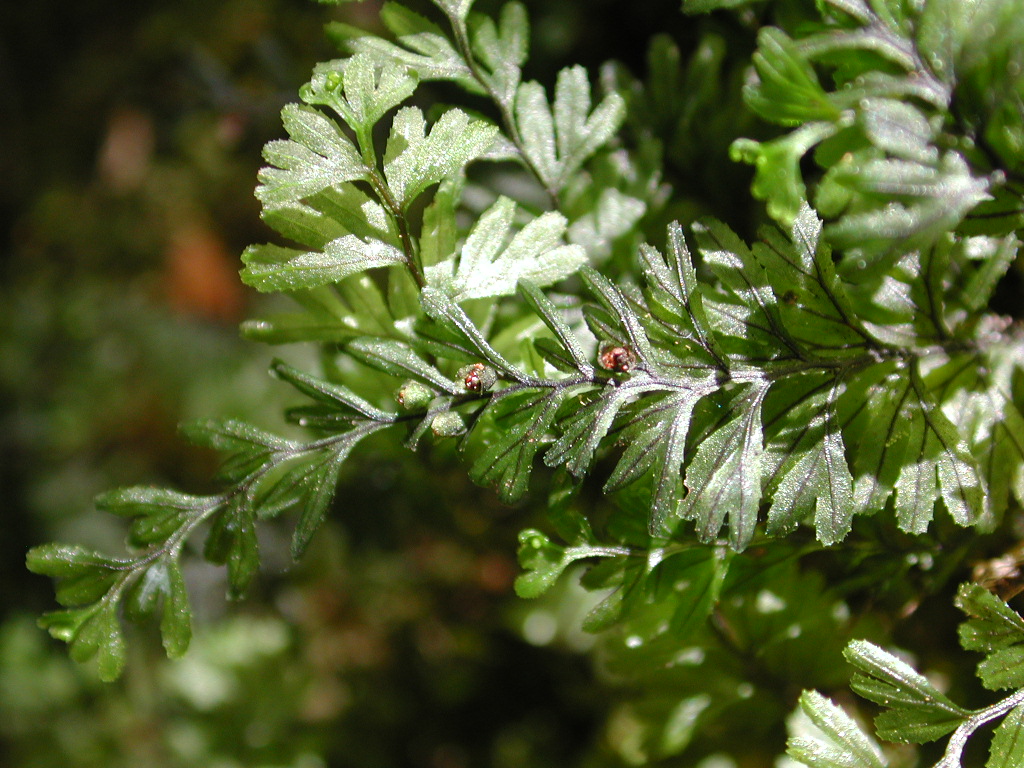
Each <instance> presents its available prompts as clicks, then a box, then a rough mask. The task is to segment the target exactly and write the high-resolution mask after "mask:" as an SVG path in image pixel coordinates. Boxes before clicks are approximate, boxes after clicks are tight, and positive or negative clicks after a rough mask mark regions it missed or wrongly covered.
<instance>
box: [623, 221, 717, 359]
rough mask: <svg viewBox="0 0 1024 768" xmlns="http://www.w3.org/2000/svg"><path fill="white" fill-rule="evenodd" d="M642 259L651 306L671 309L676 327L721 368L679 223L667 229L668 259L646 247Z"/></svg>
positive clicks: (695, 273) (653, 249) (644, 246)
mask: <svg viewBox="0 0 1024 768" xmlns="http://www.w3.org/2000/svg"><path fill="white" fill-rule="evenodd" d="M640 258H641V261H642V263H643V265H644V275H645V278H646V281H647V284H648V286H649V289H650V302H649V303H651V304H653V305H655V306H658V305H660V306H661V307H663V308H665V309H666V310H668V312H670V313H671V316H672V322H673V324H674V325H680V326H682V328H683V333H684V334H685V335H687V336H691V337H692V338H694V339H695V340H696V341H697V343H698V344H699V345H700V347H701V348H702V349H703V350H704V352H705V353H706V355H707V356H708V357H709V358H710V359H711V360H713V361H715V362H717V363H719V364H720V365H721V364H722V360H723V358H724V353H723V351H722V349H721V347H720V346H719V344H718V340H717V339H716V337H715V335H714V333H713V331H712V326H711V323H710V322H709V321H708V317H707V313H706V312H705V311H704V302H703V292H702V289H701V287H700V285H699V283H698V281H697V272H696V270H695V269H694V266H693V259H692V257H691V256H690V250H689V248H687V246H686V240H685V239H684V237H683V229H682V227H681V226H680V225H679V222H677V221H674V222H672V223H671V224H669V226H668V251H667V255H666V256H664V257H663V256H662V255H661V253H659V252H658V250H657V249H656V248H652V247H651V246H649V245H646V244H644V245H642V246H641V247H640ZM652 309H653V307H652Z"/></svg>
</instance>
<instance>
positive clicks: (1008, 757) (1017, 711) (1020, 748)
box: [985, 705, 1024, 768]
mask: <svg viewBox="0 0 1024 768" xmlns="http://www.w3.org/2000/svg"><path fill="white" fill-rule="evenodd" d="M1018 765H1024V705H1021V706H1017V707H1015V708H1014V709H1013V710H1011V711H1010V714H1008V715H1007V716H1006V717H1004V718H1003V722H1001V723H1000V724H999V727H998V728H996V732H995V733H994V734H993V735H992V743H991V745H990V746H989V756H988V762H986V763H985V768H1014V766H1018Z"/></svg>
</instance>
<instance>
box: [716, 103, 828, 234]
mask: <svg viewBox="0 0 1024 768" xmlns="http://www.w3.org/2000/svg"><path fill="white" fill-rule="evenodd" d="M835 133H836V128H835V127H834V126H833V125H832V124H831V123H820V122H817V123H807V124H805V125H803V126H801V127H800V128H798V129H797V130H795V131H793V132H791V133H788V134H786V135H785V136H780V137H779V138H777V139H773V140H772V141H765V142H759V141H754V140H752V139H736V141H734V142H733V143H732V146H731V147H730V148H729V156H730V157H731V158H732V159H733V160H734V161H736V162H744V163H748V164H750V165H752V166H754V168H755V174H754V182H753V184H752V185H751V191H752V192H753V193H754V197H756V198H757V199H758V200H764V201H766V202H767V207H768V215H769V216H771V217H772V218H773V219H775V220H776V221H777V222H779V223H780V224H781V225H782V226H789V225H791V224H792V223H793V220H794V219H795V218H796V216H797V215H798V214H799V212H800V209H801V208H802V207H804V206H806V205H807V202H806V200H807V188H806V187H805V186H804V182H803V174H802V173H801V170H800V161H801V160H802V159H803V157H804V155H806V154H807V153H808V152H809V151H810V150H811V149H812V148H813V147H815V146H816V145H818V144H820V143H821V142H822V141H824V140H825V139H827V138H829V137H830V136H833V135H835Z"/></svg>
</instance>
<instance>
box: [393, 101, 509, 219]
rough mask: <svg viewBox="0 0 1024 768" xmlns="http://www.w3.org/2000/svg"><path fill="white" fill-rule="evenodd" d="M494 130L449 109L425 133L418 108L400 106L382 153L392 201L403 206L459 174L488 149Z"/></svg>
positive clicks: (481, 122) (494, 128)
mask: <svg viewBox="0 0 1024 768" xmlns="http://www.w3.org/2000/svg"><path fill="white" fill-rule="evenodd" d="M497 133H498V128H497V126H494V125H489V124H487V123H486V122H484V121H483V120H471V119H470V118H469V117H468V116H467V115H466V114H465V113H464V112H462V111H461V110H458V109H450V110H448V111H447V112H445V113H444V114H443V115H441V117H440V119H438V121H437V122H436V123H434V125H433V126H432V127H431V129H430V133H429V134H427V132H426V121H425V120H424V119H423V113H422V112H420V110H418V109H416V108H414V107H404V108H402V109H400V110H399V111H398V113H397V114H396V115H395V119H394V122H393V123H392V124H391V135H390V136H389V137H388V143H387V151H386V152H385V155H384V175H385V176H386V177H387V182H388V189H389V190H390V192H391V195H392V196H393V197H394V199H395V201H396V203H397V204H398V205H399V207H401V208H402V209H404V208H406V207H407V206H408V205H409V204H410V203H411V202H412V201H413V200H414V199H415V198H416V197H418V196H419V195H420V193H421V192H423V191H424V190H425V189H427V187H429V186H431V185H432V184H437V183H438V182H440V181H441V180H442V179H444V178H446V177H449V176H453V175H455V174H457V173H459V172H460V171H461V170H462V168H463V166H465V165H466V164H467V163H469V162H470V161H471V160H473V159H475V158H477V157H479V156H480V155H482V154H483V153H484V152H486V151H487V150H488V149H489V148H490V146H491V144H493V143H494V138H495V136H496V135H497Z"/></svg>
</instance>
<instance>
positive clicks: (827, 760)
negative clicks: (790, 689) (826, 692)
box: [786, 691, 886, 768]
mask: <svg viewBox="0 0 1024 768" xmlns="http://www.w3.org/2000/svg"><path fill="white" fill-rule="evenodd" d="M800 709H801V710H802V711H803V713H804V714H805V715H806V716H807V718H808V719H809V720H810V721H811V723H813V724H814V726H815V729H816V730H815V732H814V734H813V737H809V736H803V735H794V736H790V738H789V739H788V741H787V742H786V754H788V755H789V756H790V757H792V758H793V759H794V760H796V761H798V762H800V763H803V764H804V765H806V766H809V767H810V768H885V766H886V761H885V760H884V759H883V756H882V751H881V749H879V747H878V745H877V744H876V743H875V742H874V740H873V739H872V738H871V737H870V736H868V735H867V734H866V733H864V731H863V730H861V728H860V726H859V725H857V722H856V721H855V720H854V719H853V718H851V717H850V716H849V715H848V714H846V712H845V711H843V709H842V708H841V707H838V706H836V705H835V704H833V703H832V702H831V701H829V700H828V699H826V698H825V697H824V696H822V695H821V694H820V693H818V692H817V691H804V692H803V693H802V694H801V695H800Z"/></svg>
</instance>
